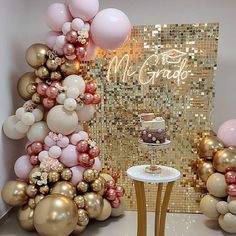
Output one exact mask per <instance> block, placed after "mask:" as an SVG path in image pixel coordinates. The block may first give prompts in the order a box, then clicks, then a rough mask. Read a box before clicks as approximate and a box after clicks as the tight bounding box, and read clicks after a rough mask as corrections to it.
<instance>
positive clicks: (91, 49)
mask: <svg viewBox="0 0 236 236" xmlns="http://www.w3.org/2000/svg"><path fill="white" fill-rule="evenodd" d="M97 54H98V47H97V46H96V45H95V44H94V42H93V41H92V40H89V42H88V45H87V47H86V55H85V57H84V58H83V61H94V60H95V59H96V56H97Z"/></svg>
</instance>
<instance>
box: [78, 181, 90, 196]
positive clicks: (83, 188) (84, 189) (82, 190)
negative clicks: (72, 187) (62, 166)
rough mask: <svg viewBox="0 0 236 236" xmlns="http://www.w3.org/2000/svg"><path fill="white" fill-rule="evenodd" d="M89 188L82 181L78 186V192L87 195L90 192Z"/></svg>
mask: <svg viewBox="0 0 236 236" xmlns="http://www.w3.org/2000/svg"><path fill="white" fill-rule="evenodd" d="M88 188H89V185H88V184H87V183H86V182H84V181H81V182H79V183H78V184H77V190H78V192H79V193H86V192H87V191H88Z"/></svg>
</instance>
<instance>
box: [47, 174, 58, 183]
mask: <svg viewBox="0 0 236 236" xmlns="http://www.w3.org/2000/svg"><path fill="white" fill-rule="evenodd" d="M59 179H60V174H59V173H58V172H56V171H51V172H49V174H48V181H49V182H51V183H55V182H57V181H58V180H59Z"/></svg>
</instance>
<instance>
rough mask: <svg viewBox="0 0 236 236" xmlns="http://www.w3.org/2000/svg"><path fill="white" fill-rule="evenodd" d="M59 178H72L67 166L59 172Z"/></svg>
mask: <svg viewBox="0 0 236 236" xmlns="http://www.w3.org/2000/svg"><path fill="white" fill-rule="evenodd" d="M61 178H62V179H64V180H70V179H71V178H72V171H71V170H70V169H69V168H65V169H64V170H63V171H62V172H61Z"/></svg>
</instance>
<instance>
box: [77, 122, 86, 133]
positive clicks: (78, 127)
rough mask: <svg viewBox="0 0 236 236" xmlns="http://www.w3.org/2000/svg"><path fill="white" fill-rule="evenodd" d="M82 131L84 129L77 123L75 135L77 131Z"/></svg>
mask: <svg viewBox="0 0 236 236" xmlns="http://www.w3.org/2000/svg"><path fill="white" fill-rule="evenodd" d="M83 129H84V127H83V124H82V123H79V124H78V126H77V128H76V130H75V133H78V132H79V131H83Z"/></svg>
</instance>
